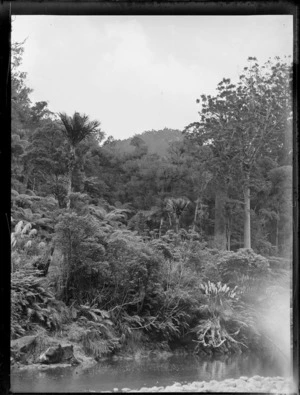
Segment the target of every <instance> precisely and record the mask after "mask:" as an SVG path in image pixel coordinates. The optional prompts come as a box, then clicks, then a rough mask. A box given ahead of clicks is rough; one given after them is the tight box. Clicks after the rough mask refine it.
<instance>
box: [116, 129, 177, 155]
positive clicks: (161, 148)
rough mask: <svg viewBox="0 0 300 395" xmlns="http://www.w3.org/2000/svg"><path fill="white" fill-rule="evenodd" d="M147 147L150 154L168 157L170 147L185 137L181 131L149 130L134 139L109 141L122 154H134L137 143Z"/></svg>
mask: <svg viewBox="0 0 300 395" xmlns="http://www.w3.org/2000/svg"><path fill="white" fill-rule="evenodd" d="M138 139H141V140H142V141H141V140H139V141H140V144H145V145H146V146H147V153H148V154H157V155H159V156H163V157H164V156H167V154H168V150H169V148H170V145H171V144H172V143H174V142H177V141H182V140H183V135H182V132H181V131H180V130H174V129H168V128H164V129H162V130H149V131H147V132H143V133H141V134H136V135H135V136H134V137H133V138H128V139H125V140H114V139H113V138H112V137H109V138H108V141H110V142H111V143H114V147H115V149H116V150H118V151H119V152H120V154H122V153H133V151H134V149H135V146H136V143H137V141H138Z"/></svg>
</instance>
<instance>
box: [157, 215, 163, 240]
mask: <svg viewBox="0 0 300 395" xmlns="http://www.w3.org/2000/svg"><path fill="white" fill-rule="evenodd" d="M163 223H164V219H163V217H161V218H160V222H159V230H158V237H159V238H161V229H162V226H163Z"/></svg>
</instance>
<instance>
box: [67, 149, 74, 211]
mask: <svg viewBox="0 0 300 395" xmlns="http://www.w3.org/2000/svg"><path fill="white" fill-rule="evenodd" d="M74 165H75V147H73V146H71V147H70V157H69V164H68V186H67V209H69V208H70V206H71V192H72V175H73V169H74Z"/></svg>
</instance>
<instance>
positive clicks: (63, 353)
mask: <svg viewBox="0 0 300 395" xmlns="http://www.w3.org/2000/svg"><path fill="white" fill-rule="evenodd" d="M38 362H39V363H43V364H57V363H66V362H67V363H71V364H72V365H78V364H79V361H78V360H77V359H76V358H75V357H74V352H73V345H71V344H68V345H64V346H62V345H61V344H58V345H56V346H52V347H49V348H48V349H47V350H46V351H45V352H44V353H43V354H42V355H40V357H39V359H38Z"/></svg>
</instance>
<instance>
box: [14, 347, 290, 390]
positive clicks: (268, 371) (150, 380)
mask: <svg viewBox="0 0 300 395" xmlns="http://www.w3.org/2000/svg"><path fill="white" fill-rule="evenodd" d="M289 374H290V372H289V368H288V364H287V360H284V359H280V358H273V359H270V358H262V357H259V356H257V355H253V354H252V355H251V354H248V355H238V356H231V357H228V356H225V357H221V358H218V359H216V358H214V359H209V358H203V357H198V356H194V355H184V356H182V355H180V356H179V355H171V356H169V357H166V358H157V357H155V358H154V357H153V358H148V359H145V358H140V359H134V360H124V359H122V360H106V361H103V362H99V363H97V364H96V365H94V366H92V367H90V368H87V369H82V368H81V367H80V366H77V367H69V368H59V367H57V368H52V369H49V370H46V371H39V370H28V371H27V370H25V371H21V370H16V371H12V373H11V390H12V391H13V392H36V393H43V392H88V391H93V392H101V391H112V390H113V389H114V388H118V389H119V390H121V389H122V388H130V389H132V390H134V389H135V390H137V389H140V388H141V387H153V386H166V385H171V384H173V383H174V382H179V383H181V384H186V383H190V382H193V381H209V380H225V379H227V378H239V377H240V376H248V377H251V376H255V375H260V376H265V377H267V376H270V377H274V376H283V377H287V376H289Z"/></svg>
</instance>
